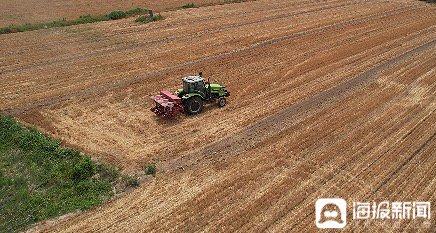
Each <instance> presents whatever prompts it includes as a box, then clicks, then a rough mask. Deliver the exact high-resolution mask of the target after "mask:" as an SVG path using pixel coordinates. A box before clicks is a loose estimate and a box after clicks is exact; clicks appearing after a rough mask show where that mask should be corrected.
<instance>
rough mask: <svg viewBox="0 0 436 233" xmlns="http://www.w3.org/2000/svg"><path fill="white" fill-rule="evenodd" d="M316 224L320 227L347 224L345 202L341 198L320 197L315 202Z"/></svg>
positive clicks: (337, 226) (334, 226)
mask: <svg viewBox="0 0 436 233" xmlns="http://www.w3.org/2000/svg"><path fill="white" fill-rule="evenodd" d="M315 214H316V220H315V223H316V226H317V227H318V228H321V229H327V228H344V227H345V225H347V202H346V201H345V200H344V199H342V198H320V199H318V200H317V201H316V203H315Z"/></svg>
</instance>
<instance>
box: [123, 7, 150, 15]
mask: <svg viewBox="0 0 436 233" xmlns="http://www.w3.org/2000/svg"><path fill="white" fill-rule="evenodd" d="M145 13H148V9H147V8H141V7H136V8H132V9H130V10H128V11H126V14H127V16H132V15H140V14H145Z"/></svg>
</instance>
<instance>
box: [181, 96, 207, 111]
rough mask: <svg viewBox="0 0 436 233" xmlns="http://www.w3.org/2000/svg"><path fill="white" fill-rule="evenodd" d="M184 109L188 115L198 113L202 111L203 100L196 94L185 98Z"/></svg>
mask: <svg viewBox="0 0 436 233" xmlns="http://www.w3.org/2000/svg"><path fill="white" fill-rule="evenodd" d="M185 111H186V112H187V113H188V114H189V115H194V114H198V113H200V112H201V111H203V100H202V99H201V98H200V97H198V96H193V97H191V98H189V99H188V100H186V102H185Z"/></svg>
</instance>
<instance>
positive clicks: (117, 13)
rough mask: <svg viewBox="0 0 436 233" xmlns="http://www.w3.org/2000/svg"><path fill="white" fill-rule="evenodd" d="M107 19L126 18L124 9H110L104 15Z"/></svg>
mask: <svg viewBox="0 0 436 233" xmlns="http://www.w3.org/2000/svg"><path fill="white" fill-rule="evenodd" d="M106 16H107V17H108V18H109V19H112V20H115V19H122V18H126V17H127V14H126V12H124V11H112V12H111V13H109V14H107V15H106Z"/></svg>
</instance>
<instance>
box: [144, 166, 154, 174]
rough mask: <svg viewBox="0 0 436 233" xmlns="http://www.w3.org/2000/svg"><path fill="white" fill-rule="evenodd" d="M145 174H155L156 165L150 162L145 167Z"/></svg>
mask: <svg viewBox="0 0 436 233" xmlns="http://www.w3.org/2000/svg"><path fill="white" fill-rule="evenodd" d="M145 174H146V175H153V176H154V175H156V165H155V164H150V165H148V166H147V167H146V168H145Z"/></svg>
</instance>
